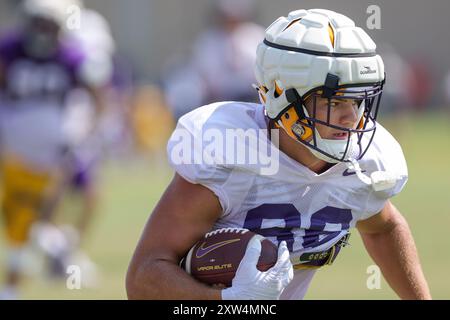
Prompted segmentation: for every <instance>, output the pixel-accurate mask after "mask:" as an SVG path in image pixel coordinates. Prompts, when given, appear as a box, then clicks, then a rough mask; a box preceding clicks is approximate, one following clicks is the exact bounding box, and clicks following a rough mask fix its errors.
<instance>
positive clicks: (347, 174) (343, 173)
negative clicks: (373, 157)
mask: <svg viewBox="0 0 450 320" xmlns="http://www.w3.org/2000/svg"><path fill="white" fill-rule="evenodd" d="M361 172H366V170H362V171H361ZM353 174H356V172H355V171H351V172H350V171H349V170H348V169H345V170H344V172H342V175H343V176H344V177H347V176H351V175H353Z"/></svg>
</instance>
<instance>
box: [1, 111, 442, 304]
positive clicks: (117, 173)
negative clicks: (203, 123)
mask: <svg viewBox="0 0 450 320" xmlns="http://www.w3.org/2000/svg"><path fill="white" fill-rule="evenodd" d="M449 120H450V117H449V116H448V115H438V116H436V115H435V116H427V117H410V118H408V119H400V120H399V119H389V118H386V119H384V121H383V120H382V123H384V124H385V126H386V127H388V128H389V129H390V130H391V132H392V133H393V135H394V136H395V137H396V138H397V139H398V140H399V141H400V142H401V144H402V146H403V150H404V153H405V155H406V158H407V161H408V167H409V173H410V178H409V182H408V184H407V186H406V188H405V189H404V191H403V192H402V193H401V194H400V195H398V196H397V197H395V198H394V199H393V202H394V204H395V205H396V206H397V207H398V208H399V209H400V211H401V212H402V213H403V214H404V215H405V217H406V218H407V220H408V222H409V224H410V226H411V229H412V231H413V234H414V237H415V241H416V245H417V247H418V250H419V254H420V257H421V262H422V266H423V269H424V271H425V274H426V277H427V279H428V281H429V285H430V287H431V291H432V294H433V296H434V298H438V299H449V298H450V277H449V276H448V272H449V270H450V254H449V252H450V249H449V244H450V241H449V238H448V233H449V231H450V168H449V163H450V161H449V160H450V147H449V146H450V143H449V141H450V125H448V122H449ZM171 177H172V172H171V171H170V169H169V168H168V167H167V166H165V165H155V164H154V163H153V162H151V161H148V162H145V161H142V160H141V161H132V162H125V161H121V162H118V161H116V162H112V161H111V162H108V163H107V164H105V166H104V167H103V168H102V180H101V181H102V192H101V195H102V196H101V204H100V208H99V216H98V217H97V219H96V224H95V225H94V226H93V232H92V235H91V237H90V238H89V242H88V243H87V245H86V251H87V252H89V254H90V256H91V257H92V258H93V259H94V260H95V262H96V263H97V264H98V267H99V270H100V275H101V278H100V282H99V286H98V287H97V288H95V289H86V288H82V289H81V290H68V289H67V288H66V287H65V283H64V282H54V283H49V282H48V281H45V279H44V278H43V277H37V278H29V279H26V281H25V283H24V284H23V289H22V293H23V297H24V298H27V299H124V298H126V294H125V285H124V283H125V274H126V270H127V266H128V262H129V261H130V259H131V255H132V253H133V251H134V248H135V246H136V243H137V241H138V239H139V236H140V234H141V232H142V229H143V227H144V224H145V222H146V220H147V218H148V216H149V215H150V213H151V211H152V209H153V207H154V206H155V204H156V202H157V201H158V199H159V197H160V196H161V194H162V192H163V191H164V188H165V186H166V185H167V184H168V182H169V181H170V179H171ZM350 240H351V241H350V242H351V245H350V246H348V247H346V248H344V249H343V250H342V252H341V254H340V256H339V257H338V259H337V260H336V262H335V264H334V265H333V266H332V267H326V268H323V269H322V270H320V271H318V273H317V274H316V276H315V278H314V280H313V282H312V285H311V287H310V290H309V291H308V293H307V296H306V298H307V299H396V295H395V294H394V293H393V292H392V290H391V289H390V288H389V286H388V285H387V283H386V282H385V281H384V280H383V281H382V283H381V289H379V290H368V289H367V287H366V280H367V278H368V274H367V273H366V269H367V267H368V266H369V265H371V264H373V263H372V261H371V260H370V258H369V256H368V254H367V253H366V252H365V250H364V248H363V245H362V242H361V240H360V237H359V235H358V233H357V232H356V230H354V231H353V234H352V237H351V239H350ZM4 260H5V254H4V247H3V242H0V274H2V273H3V269H2V266H3V265H4Z"/></svg>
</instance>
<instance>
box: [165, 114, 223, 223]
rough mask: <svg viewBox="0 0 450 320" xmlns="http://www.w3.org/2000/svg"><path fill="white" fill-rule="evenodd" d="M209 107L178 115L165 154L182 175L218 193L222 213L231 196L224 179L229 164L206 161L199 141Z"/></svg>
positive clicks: (200, 140) (176, 170) (171, 164)
mask: <svg viewBox="0 0 450 320" xmlns="http://www.w3.org/2000/svg"><path fill="white" fill-rule="evenodd" d="M209 112H210V111H209V110H204V112H203V114H201V113H202V112H201V111H200V110H194V111H193V112H191V113H188V114H187V115H184V116H183V117H181V118H180V119H179V121H178V123H177V126H176V128H175V130H174V132H173V133H172V135H171V137H170V138H169V141H168V143H167V157H168V161H169V164H170V166H171V167H172V168H173V169H174V170H175V172H176V173H178V174H179V175H180V176H182V177H183V178H184V179H186V180H187V181H189V182H190V183H193V184H201V185H203V186H205V187H206V188H208V189H210V190H211V191H212V192H214V194H215V195H216V196H217V197H218V199H219V201H220V204H221V206H222V209H223V214H226V213H227V212H228V211H229V210H230V199H229V195H228V192H227V190H226V187H225V185H226V183H227V181H228V179H229V177H230V173H231V171H232V168H230V167H227V166H225V165H219V164H217V163H212V162H208V161H205V159H203V157H202V154H203V145H202V138H203V137H202V129H203V125H202V119H201V118H204V117H208V116H209V115H208V113H209Z"/></svg>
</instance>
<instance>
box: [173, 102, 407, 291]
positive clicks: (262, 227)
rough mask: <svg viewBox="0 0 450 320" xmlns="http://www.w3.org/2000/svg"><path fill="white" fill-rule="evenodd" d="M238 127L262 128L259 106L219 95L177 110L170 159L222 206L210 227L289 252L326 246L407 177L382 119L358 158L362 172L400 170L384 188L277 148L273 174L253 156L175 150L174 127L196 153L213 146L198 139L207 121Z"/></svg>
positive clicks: (400, 154)
mask: <svg viewBox="0 0 450 320" xmlns="http://www.w3.org/2000/svg"><path fill="white" fill-rule="evenodd" d="M239 128H240V129H245V130H247V129H254V130H259V129H267V119H266V117H265V115H264V108H263V106H262V105H259V104H252V103H239V102H221V103H215V104H211V105H207V106H204V107H201V108H198V109H195V110H194V111H192V112H190V113H188V114H186V115H185V116H183V117H182V118H180V120H179V122H178V125H177V129H176V130H175V131H174V133H173V135H172V137H171V138H170V140H169V142H168V149H167V151H168V157H169V162H170V163H171V165H172V167H173V168H174V169H175V171H176V172H177V173H178V174H179V175H181V176H182V177H183V178H185V179H186V180H187V181H189V182H191V183H196V184H202V185H204V186H205V187H207V188H209V189H210V190H212V191H213V192H214V193H215V194H216V195H217V197H218V199H219V201H220V204H221V206H222V209H223V213H222V216H221V217H220V219H219V220H218V221H217V222H216V224H215V226H214V228H222V227H241V228H247V229H250V230H252V231H254V232H256V233H259V234H261V235H263V236H265V237H267V238H268V239H270V240H271V241H273V242H274V243H275V244H278V243H279V242H280V241H282V240H285V241H286V242H287V245H288V248H289V251H290V252H291V258H292V259H294V260H295V258H296V257H299V256H300V255H301V254H303V253H305V252H316V251H322V250H326V249H328V248H330V247H331V246H332V245H334V244H335V243H336V242H337V241H338V240H339V239H340V238H341V237H342V236H344V235H345V234H347V233H348V232H349V229H350V228H352V227H354V226H355V224H356V222H357V221H359V220H363V219H367V218H369V217H371V216H373V215H375V214H377V213H378V212H380V211H381V209H382V208H383V206H384V205H385V203H386V201H387V199H389V198H390V197H392V196H394V195H395V194H397V193H399V192H400V191H401V190H402V188H403V186H404V185H405V183H406V181H407V177H408V174H407V167H406V162H405V159H404V156H403V152H402V150H401V147H400V145H399V144H398V143H397V141H396V140H395V139H394V138H393V137H392V136H391V135H390V134H389V132H388V131H387V130H386V129H384V128H383V127H382V126H381V125H379V124H377V129H376V133H375V137H374V139H373V141H372V144H371V146H370V148H369V149H368V151H367V153H366V154H365V155H364V157H363V159H361V160H360V161H359V164H360V167H361V169H362V170H363V172H364V171H365V174H367V175H370V173H371V172H374V171H378V170H383V171H391V172H395V173H397V174H398V176H400V177H401V179H399V180H398V181H397V183H396V185H395V186H394V187H392V188H391V189H388V190H385V191H382V192H375V191H374V190H373V188H372V187H371V186H370V185H367V184H365V183H363V182H362V181H361V180H360V179H359V178H358V177H357V175H356V174H355V173H354V172H350V171H349V170H348V169H347V166H346V165H345V164H344V163H338V164H336V165H334V166H333V167H331V168H330V169H328V170H327V171H326V172H324V173H321V174H316V173H315V172H313V171H311V170H309V169H308V168H307V167H305V166H303V165H302V164H300V163H298V162H297V161H295V160H293V159H291V158H290V157H288V156H287V155H286V154H284V153H283V152H282V151H279V166H278V170H277V172H276V173H275V174H271V175H262V174H260V172H261V171H258V170H257V169H260V168H259V167H258V165H254V164H252V165H248V164H229V163H223V164H208V163H205V161H203V162H200V161H197V163H195V161H184V163H180V161H176V160H175V158H174V155H176V153H177V152H178V151H179V144H180V135H179V134H177V131H179V130H181V131H183V135H184V138H186V135H188V137H189V138H191V140H192V141H191V143H190V144H189V145H190V146H193V150H192V151H193V157H194V156H195V155H198V154H202V153H203V152H205V149H206V148H210V145H207V146H206V147H205V146H204V143H203V144H199V143H197V144H196V143H195V142H196V141H198V140H201V139H203V141H206V140H208V139H205V136H203V135H204V133H205V132H207V131H208V129H215V130H216V131H218V132H222V133H223V135H224V136H226V131H227V130H229V129H239ZM260 139H262V140H263V141H265V143H266V144H267V145H270V144H271V143H272V142H271V141H270V140H269V138H268V137H267V135H266V136H265V138H261V137H260ZM238 143H241V144H246V143H248V139H241V140H239V139H238ZM242 147H243V148H247V149H248V148H250V146H248V145H244V146H242V145H238V146H237V148H238V149H237V150H242ZM260 148H261V147H260ZM188 162H189V163H188ZM192 162H194V163H193V164H192ZM209 163H210V162H209ZM301 271H305V270H301ZM306 278H308V277H306ZM309 280H310V279H309ZM308 283H309V281H308ZM303 294H304V293H303Z"/></svg>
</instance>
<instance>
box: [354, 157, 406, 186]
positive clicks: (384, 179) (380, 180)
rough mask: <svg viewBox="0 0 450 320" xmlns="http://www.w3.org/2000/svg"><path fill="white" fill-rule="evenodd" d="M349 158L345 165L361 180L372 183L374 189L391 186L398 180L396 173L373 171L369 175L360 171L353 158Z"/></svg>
mask: <svg viewBox="0 0 450 320" xmlns="http://www.w3.org/2000/svg"><path fill="white" fill-rule="evenodd" d="M349 160H350V162H346V164H347V167H348V168H349V169H350V170H354V171H355V173H356V175H357V176H358V178H359V179H360V180H361V181H362V182H364V183H365V184H368V185H372V188H373V190H375V191H383V190H387V189H390V188H393V187H394V186H395V184H396V183H397V181H398V180H400V177H399V176H398V175H397V174H395V173H393V172H389V171H375V172H372V173H371V174H370V177H369V176H367V175H365V174H364V173H363V172H362V170H361V167H360V166H359V163H358V162H357V161H356V160H355V159H353V158H351V159H349Z"/></svg>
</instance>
